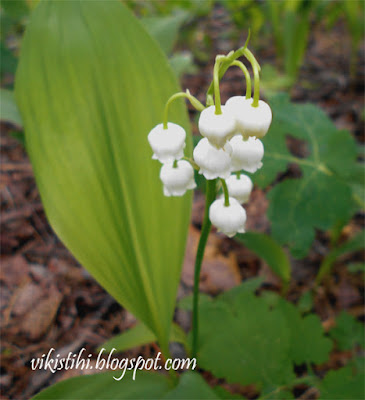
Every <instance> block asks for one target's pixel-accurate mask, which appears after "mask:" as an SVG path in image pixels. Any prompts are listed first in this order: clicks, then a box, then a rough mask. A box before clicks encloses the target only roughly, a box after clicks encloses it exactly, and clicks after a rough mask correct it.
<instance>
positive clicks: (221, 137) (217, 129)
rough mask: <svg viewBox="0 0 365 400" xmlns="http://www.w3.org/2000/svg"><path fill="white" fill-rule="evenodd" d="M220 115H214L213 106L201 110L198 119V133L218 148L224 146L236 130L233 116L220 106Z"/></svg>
mask: <svg viewBox="0 0 365 400" xmlns="http://www.w3.org/2000/svg"><path fill="white" fill-rule="evenodd" d="M221 108H222V114H216V113H215V106H210V107H208V108H206V109H205V110H203V111H202V112H201V114H200V118H199V131H200V133H201V135H202V136H204V137H206V138H207V139H208V140H209V142H210V143H211V144H212V145H213V146H216V147H218V148H221V147H223V146H224V145H225V143H226V142H227V140H228V139H230V138H231V137H232V135H233V134H234V133H235V130H236V120H235V118H234V116H233V114H232V113H231V112H230V111H229V110H227V109H226V107H225V106H222V107H221Z"/></svg>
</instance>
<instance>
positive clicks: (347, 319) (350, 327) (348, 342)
mask: <svg viewBox="0 0 365 400" xmlns="http://www.w3.org/2000/svg"><path fill="white" fill-rule="evenodd" d="M330 336H331V337H332V338H333V339H334V340H335V341H336V342H337V346H338V348H339V349H340V350H351V349H352V348H353V347H355V346H356V345H360V346H362V347H364V325H363V324H362V323H361V322H359V321H358V320H357V319H356V318H355V317H353V316H352V315H351V314H349V313H347V312H345V311H342V312H341V313H340V314H339V315H338V317H337V318H336V325H335V326H334V327H333V328H332V329H331V330H330Z"/></svg>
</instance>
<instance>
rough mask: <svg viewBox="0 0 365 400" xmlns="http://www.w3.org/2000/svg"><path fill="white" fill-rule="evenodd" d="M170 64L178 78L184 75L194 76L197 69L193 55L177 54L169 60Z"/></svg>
mask: <svg viewBox="0 0 365 400" xmlns="http://www.w3.org/2000/svg"><path fill="white" fill-rule="evenodd" d="M169 62H170V66H171V68H172V69H173V71H174V72H175V75H176V76H177V77H178V78H179V77H181V76H182V75H184V74H193V73H194V72H196V69H197V68H196V66H195V65H194V61H193V56H192V54H191V53H175V54H174V55H173V56H172V57H170V58H169Z"/></svg>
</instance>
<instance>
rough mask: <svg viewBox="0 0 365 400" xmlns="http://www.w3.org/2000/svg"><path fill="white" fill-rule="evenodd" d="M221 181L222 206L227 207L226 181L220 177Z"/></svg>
mask: <svg viewBox="0 0 365 400" xmlns="http://www.w3.org/2000/svg"><path fill="white" fill-rule="evenodd" d="M221 183H222V188H223V193H224V206H225V207H229V193H228V188H227V184H226V181H225V180H224V179H222V178H221Z"/></svg>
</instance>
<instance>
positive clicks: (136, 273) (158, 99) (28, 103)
mask: <svg viewBox="0 0 365 400" xmlns="http://www.w3.org/2000/svg"><path fill="white" fill-rule="evenodd" d="M121 27H123V29H122V30H121ZM44 54H47V57H46V58H45V57H44ZM30 77H31V79H30ZM178 90H179V88H178V85H177V82H176V79H175V77H174V75H173V73H172V71H171V69H170V68H169V66H168V63H167V60H166V58H165V56H164V54H163V53H162V52H161V50H160V49H159V48H158V46H157V45H156V44H155V42H154V41H153V40H152V39H151V38H150V37H149V36H148V35H147V33H146V32H145V31H144V30H143V29H142V28H141V25H140V24H139V23H138V21H137V20H136V19H135V18H134V17H133V15H132V14H131V13H130V12H129V11H128V10H127V9H126V8H125V7H124V6H123V5H122V4H121V3H119V2H113V1H112V2H107V3H104V2H90V3H87V4H86V3H85V2H76V1H67V2H41V3H40V4H39V6H38V7H36V9H35V10H34V12H33V14H32V18H31V21H30V23H29V25H28V28H27V32H26V34H25V37H24V41H23V45H22V54H21V59H20V64H19V68H18V71H17V76H16V98H17V103H18V105H19V109H20V111H21V115H22V119H23V122H24V126H25V132H26V140H27V150H28V153H29V156H30V159H31V162H32V165H33V169H34V172H35V176H36V181H37V185H38V188H39V191H40V193H41V197H42V201H43V205H44V207H45V210H46V214H47V216H48V219H49V221H50V223H51V225H52V226H53V228H54V230H55V232H56V233H57V234H58V235H59V237H60V238H61V240H62V241H63V242H64V243H65V245H66V246H67V247H68V248H69V249H70V251H71V252H72V253H73V254H74V256H75V257H76V258H77V259H78V260H79V261H80V263H81V264H82V265H83V266H84V267H85V268H87V269H88V270H89V271H90V272H91V273H92V275H93V276H94V277H95V279H96V280H97V281H98V282H99V283H100V284H101V285H102V286H103V287H104V288H105V289H106V290H108V292H109V293H110V294H111V295H112V296H113V297H115V299H117V300H118V301H119V302H120V303H121V304H122V305H123V306H124V307H126V308H127V309H129V310H130V311H131V312H132V313H133V314H134V315H136V317H137V318H138V319H140V320H141V321H142V322H143V323H145V324H146V325H147V326H148V327H149V329H151V330H152V331H153V332H154V334H155V335H156V336H157V337H158V340H159V342H160V345H161V346H162V348H163V349H164V350H165V351H166V349H167V344H168V339H169V331H170V326H171V320H172V315H173V311H174V305H175V298H176V291H177V286H178V282H179V277H180V271H181V266H182V260H183V257H184V250H185V249H184V248H185V240H186V236H187V229H188V224H189V216H190V210H191V195H186V196H184V197H183V198H174V199H170V198H169V199H167V198H166V197H164V195H163V191H162V186H161V183H160V182H159V181H158V179H156V176H158V172H159V168H160V166H159V164H158V163H157V162H155V161H153V160H152V159H151V150H150V147H149V145H148V141H147V134H148V132H149V130H150V129H151V128H152V127H153V126H154V125H156V124H157V123H158V122H160V119H161V115H162V111H163V108H164V104H165V101H166V99H167V98H168V97H169V96H170V95H171V94H172V93H174V92H176V91H178ZM171 111H172V112H171V119H172V120H173V121H174V122H176V123H179V124H180V125H182V126H184V127H185V129H186V130H187V132H188V147H187V153H189V152H190V151H191V140H190V139H189V137H190V136H189V122H188V118H187V115H186V110H185V107H184V105H183V104H182V103H181V104H179V105H175V106H174V108H173V109H172V110H171ZM40 121H41V122H40ZM172 231H173V232H174V234H173V235H172V234H171V232H172Z"/></svg>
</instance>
